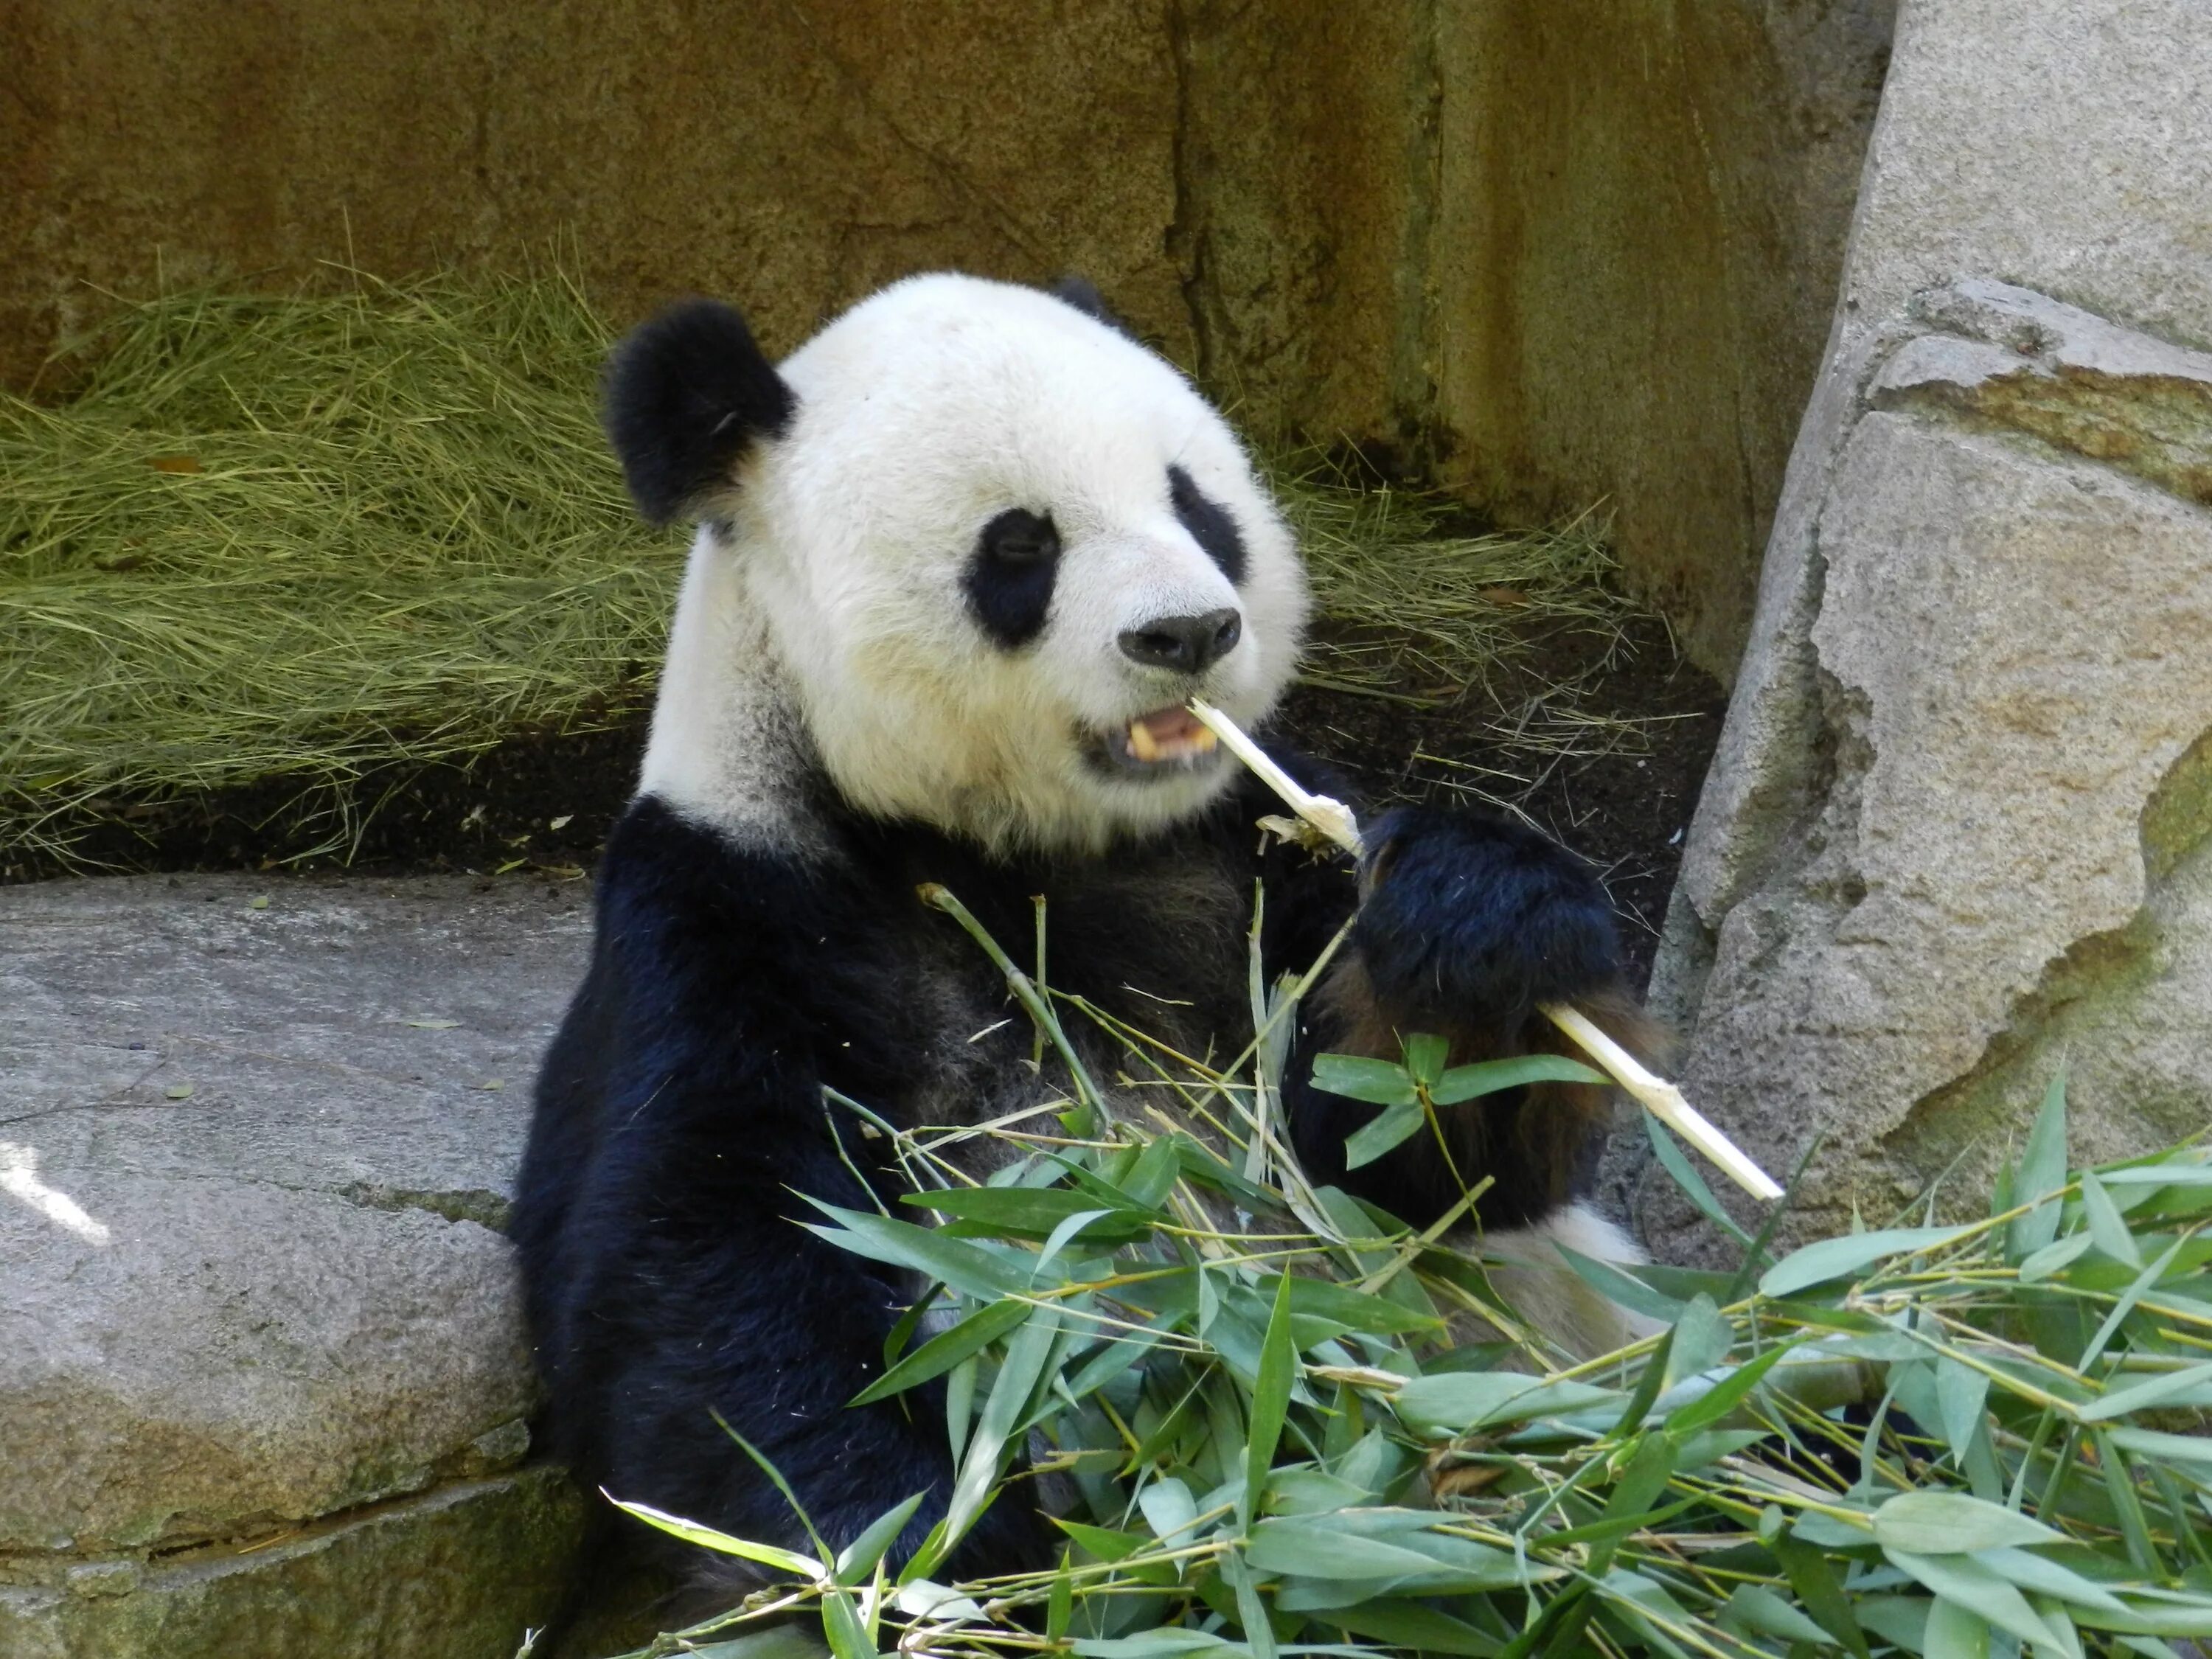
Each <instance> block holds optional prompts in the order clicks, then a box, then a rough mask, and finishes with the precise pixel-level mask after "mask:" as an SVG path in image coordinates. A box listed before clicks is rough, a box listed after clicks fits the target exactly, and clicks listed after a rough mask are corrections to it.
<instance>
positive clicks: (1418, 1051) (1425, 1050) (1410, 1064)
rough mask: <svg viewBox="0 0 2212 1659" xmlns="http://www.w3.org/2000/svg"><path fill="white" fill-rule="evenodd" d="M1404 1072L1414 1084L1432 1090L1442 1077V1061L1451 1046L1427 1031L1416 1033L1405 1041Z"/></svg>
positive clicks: (1447, 1056)
mask: <svg viewBox="0 0 2212 1659" xmlns="http://www.w3.org/2000/svg"><path fill="white" fill-rule="evenodd" d="M1404 1047H1405V1051H1406V1072H1407V1075H1408V1076H1409V1077H1411V1078H1412V1079H1413V1080H1414V1081H1415V1082H1416V1083H1423V1084H1426V1085H1430V1086H1431V1088H1433V1087H1434V1086H1435V1085H1436V1081H1437V1079H1438V1078H1440V1077H1442V1076H1443V1071H1444V1061H1445V1060H1446V1059H1448V1058H1449V1056H1450V1054H1451V1044H1450V1043H1449V1042H1446V1041H1445V1040H1444V1039H1443V1037H1440V1036H1435V1035H1433V1034H1432V1033H1431V1032H1427V1031H1416V1032H1414V1033H1413V1035H1412V1036H1409V1037H1407V1039H1406V1040H1405V1043H1404Z"/></svg>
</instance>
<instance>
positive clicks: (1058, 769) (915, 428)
mask: <svg viewBox="0 0 2212 1659" xmlns="http://www.w3.org/2000/svg"><path fill="white" fill-rule="evenodd" d="M781 373H782V374H783V377H784V379H785V380H786V381H787V384H788V385H789V386H790V387H791V389H792V391H793V394H794V395H795V397H796V398H797V403H798V410H797V413H796V415H795V416H794V417H793V421H792V422H791V425H790V428H789V429H788V430H787V432H786V433H785V435H783V436H781V438H777V439H775V440H771V441H768V442H766V443H764V444H763V445H761V446H759V447H758V448H757V451H756V452H755V453H754V454H753V455H752V456H751V457H750V459H749V460H748V462H747V463H746V464H745V465H744V466H743V468H742V469H741V470H740V477H739V478H738V481H737V483H736V485H735V487H734V488H733V489H732V491H731V492H730V494H729V495H728V497H727V499H726V501H720V502H717V503H716V504H715V510H716V512H717V513H720V514H724V515H726V521H727V526H728V529H727V533H726V534H722V533H718V532H716V531H714V529H713V528H712V527H706V528H702V531H701V533H700V537H699V539H698V541H697V542H696V544H695V545H694V547H693V550H692V555H691V563H690V569H689V572H688V574H687V575H686V577H685V580H684V590H683V595H682V598H681V599H680V600H679V602H678V611H677V619H676V624H675V628H674V630H673V633H672V635H671V640H670V646H669V659H668V669H667V674H666V677H665V680H664V682H663V685H662V690H661V695H660V698H659V705H658V707H657V708H656V710H655V712H654V717H653V736H652V741H651V743H650V744H649V746H648V749H647V756H646V763H645V770H644V775H643V779H642V782H641V787H642V788H644V789H647V790H649V791H651V792H653V793H657V794H659V795H661V796H662V797H663V798H665V799H668V800H669V801H670V802H671V804H673V805H676V806H678V808H679V809H680V810H683V811H686V812H687V813H690V814H691V815H693V816H696V817H703V818H706V819H708V820H709V821H712V822H714V823H720V824H722V825H724V826H726V827H727V828H728V829H730V830H731V831H732V833H735V834H738V835H739V836H744V837H747V838H752V837H758V836H767V835H775V834H783V835H787V834H788V833H789V832H790V830H791V829H792V828H793V817H792V815H793V813H794V812H796V811H798V810H799V806H798V803H797V802H796V801H795V800H794V799H790V794H791V791H790V778H791V776H792V770H791V769H792V768H793V765H794V763H796V762H797V761H798V760H799V758H800V757H802V756H803V755H805V753H807V752H809V751H810V750H811V754H812V755H813V756H814V757H817V758H818V760H819V762H820V763H821V765H822V766H823V768H824V769H826V771H827V772H828V774H829V778H830V779H831V781H833V782H834V783H835V785H836V787H837V789H838V791H839V793H841V794H842V795H843V796H844V798H845V799H847V800H848V801H849V802H850V803H851V804H852V805H854V806H856V807H858V808H860V810H862V811H866V812H870V813H874V814H878V815H881V816H884V817H915V818H918V819H921V820H923V821H926V822H929V823H934V824H936V825H938V826H939V827H940V828H942V829H947V830H950V831H952V832H954V833H957V834H962V835H965V836H971V837H973V838H974V839H975V840H977V841H979V842H982V843H984V844H985V845H987V846H991V847H994V848H1011V847H1016V846H1026V847H1030V848H1047V849H1050V848H1065V849H1071V850H1096V849H1097V848H1100V847H1102V846H1103V845H1104V844H1105V843H1107V842H1109V841H1110V840H1111V839H1113V838H1114V836H1116V835H1117V834H1127V833H1132V832H1134V833H1143V832H1146V831H1148V830H1153V829H1158V828H1161V827H1163V826H1164V825H1167V824H1170V823H1174V822H1176V821H1177V820H1180V819H1182V818H1186V817H1189V816H1190V815H1191V814H1192V813H1193V812H1194V811H1196V810H1197V809H1198V808H1200V806H1202V805H1204V804H1205V802H1206V800H1208V799H1211V798H1212V795H1213V794H1215V793H1217V792H1218V790H1219V789H1220V788H1221V787H1224V785H1225V783H1226V782H1227V781H1229V778H1230V775H1231V773H1230V767H1231V764H1233V763H1230V762H1228V761H1227V760H1226V759H1225V757H1218V756H1217V757H1215V758H1214V759H1213V760H1212V762H1211V763H1207V764H1205V765H1203V766H1201V767H1200V768H1198V769H1194V770H1191V771H1188V772H1187V773H1176V774H1174V775H1167V776H1163V777H1147V778H1137V779H1123V778H1120V777H1113V776H1104V775H1100V774H1099V773H1098V772H1097V771H1096V770H1095V769H1093V768H1091V766H1090V765H1088V764H1087V763H1085V759H1084V757H1083V745H1084V744H1085V742H1086V741H1088V740H1091V738H1093V737H1094V736H1095V735H1096V734H1097V733H1100V732H1119V731H1121V730H1123V729H1126V727H1127V724H1128V722H1129V721H1130V720H1132V719H1133V718H1134V717H1135V716H1137V715H1139V714H1145V713H1147V712H1149V711H1151V710H1153V709H1156V708H1161V707H1163V706H1164V705H1166V704H1169V703H1172V702H1180V701H1182V697H1183V696H1185V695H1186V694H1187V692H1188V690H1189V688H1188V685H1187V684H1184V683H1183V682H1182V681H1181V680H1180V679H1178V678H1176V677H1175V676H1173V675H1170V674H1168V673H1165V672H1163V671H1159V670H1157V669H1147V668H1145V667H1141V666H1139V665H1137V664H1134V663H1133V662H1131V661H1129V660H1128V659H1127V658H1126V657H1124V656H1123V655H1122V654H1121V651H1120V649H1119V646H1118V643H1117V640H1118V636H1119V635H1120V634H1121V632H1122V631H1124V630H1125V629H1134V628H1139V627H1141V626H1143V625H1144V624H1146V623H1149V622H1152V620H1154V619H1156V618H1158V617H1164V616H1172V615H1190V614H1199V613H1203V612H1205V611H1212V610H1214V609H1217V608H1218V607H1221V606H1225V605H1234V606H1236V607H1237V609H1238V610H1239V611H1241V612H1242V613H1243V638H1242V640H1241V641H1240V642H1239V643H1238V644H1237V647H1236V648H1235V649H1234V650H1232V651H1231V652H1230V653H1228V654H1227V655H1226V656H1225V658H1223V659H1221V660H1220V661H1219V662H1218V663H1217V664H1215V665H1214V666H1213V667H1212V670H1211V671H1209V672H1208V674H1207V675H1206V678H1205V682H1204V684H1203V688H1202V695H1204V696H1206V697H1207V698H1208V699H1209V700H1210V701H1212V702H1214V703H1216V704H1217V705H1218V706H1219V707H1221V708H1225V709H1226V710H1227V711H1228V712H1229V713H1230V714H1231V715H1232V716H1233V717H1235V718H1236V719H1237V720H1240V721H1243V722H1247V723H1249V722H1251V721H1253V720H1257V719H1259V718H1260V717H1261V715H1262V714H1265V713H1266V712H1267V709H1268V708H1270V707H1272V705H1273V703H1274V702H1275V700H1276V699H1277V697H1279V696H1280V695H1281V693H1282V690H1283V689H1284V688H1285V686H1286V685H1287V684H1289V681H1290V678H1291V672H1292V670H1293V666H1294V664H1295V660H1296V658H1297V652H1298V647H1299V644H1300V641H1301V637H1302V635H1303V630H1304V624H1305V619H1306V612H1307V596H1306V588H1305V579H1304V571H1303V568H1301V566H1300V564H1299V562H1298V559H1297V554H1296V551H1295V549H1294V548H1293V545H1292V543H1291V536H1290V534H1289V532H1288V531H1287V530H1286V529H1285V526H1284V525H1283V523H1282V520H1281V518H1280V515H1279V513H1277V512H1276V510H1275V507H1274V506H1273V502H1272V501H1269V500H1268V499H1267V495H1266V493H1265V492H1264V491H1263V490H1262V489H1261V487H1260V484H1259V482H1258V480H1257V478H1256V477H1255V475H1254V473H1253V470H1252V467H1251V464H1250V462H1249V459H1247V457H1246V456H1245V453H1244V452H1243V448H1242V447H1240V446H1239V445H1238V443H1237V440H1236V438H1235V437H1234V436H1233V435H1231V432H1230V430H1229V428H1228V427H1227V425H1226V424H1225V422H1223V421H1222V419H1221V417H1220V416H1218V415H1217V414H1216V413H1215V412H1214V411H1213V410H1212V408H1211V407H1210V406H1209V405H1208V404H1206V401H1205V400H1204V399H1203V398H1200V397H1199V395H1198V394H1197V393H1196V392H1194V390H1193V389H1192V388H1191V386H1189V384H1188V382H1187V381H1185V380H1183V378H1182V375H1181V374H1178V373H1176V370H1175V369H1174V368H1170V366H1169V365H1168V364H1167V363H1166V362H1163V361H1162V360H1161V359H1159V358H1158V357H1157V356H1153V355H1152V353H1151V352H1149V351H1146V349H1143V348H1142V347H1141V346H1139V345H1137V344H1135V343H1133V342H1132V341H1130V340H1128V339H1127V338H1126V337H1123V336H1122V335H1121V334H1119V333H1117V332H1115V331H1114V330H1112V329H1111V328H1109V327H1107V326H1106V325H1103V324H1101V323H1099V322H1097V321H1096V320H1095V319H1091V318H1090V317H1087V316H1085V315H1084V314H1082V313H1079V312H1078V311H1076V310H1074V309H1073V307H1069V306H1067V305H1066V304H1065V303H1063V302H1062V301H1059V300H1056V299H1054V298H1053V297H1051V296H1050V295H1045V294H1042V293H1038V292H1036V291H1035V290H1032V289H1023V288H1016V287H1012V286H1010V285H1007V284H1004V283H990V282H984V281H981V280H980V279H977V278H975V277H968V276H917V277H914V278H910V279H909V280H908V281H906V282H903V283H898V284H896V286H894V287H891V288H889V289H884V291H883V292H882V293H880V294H878V295H875V296H874V297H872V298H871V299H869V300H867V301H863V302H862V303H861V304H860V305H859V306H857V307H854V309H853V310H851V311H849V312H848V313H845V315H844V316H842V317H841V318H840V319H837V320H836V322H834V323H832V324H831V325H829V327H828V328H826V329H824V330H823V331H822V332H821V333H820V334H818V335H817V336H816V337H814V338H813V339H812V340H811V341H810V342H808V343H806V344H805V346H803V347H801V348H800V349H799V351H798V352H796V353H795V354H793V356H791V357H790V358H789V359H788V360H787V361H786V362H784V364H783V365H782V366H781ZM1170 465H1179V466H1181V467H1182V468H1183V469H1184V470H1185V471H1187V472H1188V473H1189V474H1190V476H1191V477H1192V479H1193V480H1194V482H1195V483H1197V485H1198V486H1199V488H1200V489H1201V490H1202V491H1203V492H1204V493H1205V494H1206V495H1208V496H1209V497H1210V498H1212V500H1213V501H1216V502H1218V503H1219V504H1220V505H1221V506H1223V507H1226V508H1227V509H1228V511H1229V513H1230V514H1231V516H1232V517H1233V518H1234V519H1235V520H1236V522H1237V527H1238V529H1239V531H1240V532H1242V535H1243V542H1244V546H1245V552H1246V578H1245V581H1244V583H1243V587H1242V589H1241V590H1239V589H1237V588H1232V587H1231V585H1230V582H1229V580H1228V579H1227V578H1226V577H1225V576H1224V575H1223V574H1222V573H1221V572H1220V570H1219V569H1218V568H1216V567H1215V565H1214V564H1213V562H1212V560H1210V559H1209V558H1208V557H1207V556H1206V554H1205V553H1204V552H1203V551H1202V550H1200V548H1199V546H1198V544H1196V543H1195V542H1194V540H1193V539H1192V538H1191V537H1190V535H1189V533H1188V532H1186V531H1185V530H1184V529H1183V527H1182V525H1181V524H1180V523H1179V522H1178V521H1177V520H1176V515H1175V513H1174V511H1173V509H1172V508H1171V507H1170V505H1169V501H1168V481H1167V469H1168V468H1169V466H1170ZM1010 507H1025V508H1028V509H1030V510H1031V511H1034V512H1039V513H1049V514H1050V515H1051V517H1052V519H1053V520H1054V524H1055V525H1056V526H1057V527H1058V529H1059V532H1060V540H1061V553H1060V566H1059V573H1058V578H1057V580H1056V582H1055V585H1054V592H1053V599H1052V606H1051V610H1050V611H1049V613H1048V620H1047V623H1046V626H1045V629H1044V631H1043V633H1042V635H1041V636H1040V637H1039V638H1038V639H1037V640H1036V641H1033V642H1031V643H1030V645H1029V646H1027V647H1024V648H1023V649H1021V650H1019V651H1015V652H1009V651H1006V650H1005V649H1003V648H1002V647H1000V646H998V645H996V644H994V642H993V641H991V640H990V639H989V638H988V637H987V635H985V634H984V633H983V631H982V629H981V628H980V626H979V625H978V624H977V623H976V622H975V619H974V618H973V617H972V616H971V615H970V614H969V610H968V606H967V602H966V599H965V597H964V595H963V591H962V587H961V579H962V574H963V570H964V569H965V568H966V566H967V564H968V562H969V558H970V556H972V554H973V552H974V550H975V544H976V538H977V535H978V533H979V532H980V531H981V529H982V527H983V526H984V525H985V524H987V523H988V522H989V521H990V520H992V519H993V518H994V517H995V516H997V515H998V514H999V513H1001V512H1004V511H1006V509H1008V508H1010ZM794 712H795V714H796V715H797V718H796V719H795V720H793V718H791V716H792V714H793V713H794Z"/></svg>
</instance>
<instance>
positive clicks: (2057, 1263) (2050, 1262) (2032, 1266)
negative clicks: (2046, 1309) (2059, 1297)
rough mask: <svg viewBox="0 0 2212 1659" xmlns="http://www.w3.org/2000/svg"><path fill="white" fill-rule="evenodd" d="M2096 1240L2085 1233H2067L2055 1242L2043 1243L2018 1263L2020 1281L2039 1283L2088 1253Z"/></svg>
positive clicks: (2024, 1283)
mask: <svg viewBox="0 0 2212 1659" xmlns="http://www.w3.org/2000/svg"><path fill="white" fill-rule="evenodd" d="M2094 1243H2096V1241H2095V1240H2094V1239H2093V1238H2091V1237H2089V1235H2088V1234H2087V1233H2069V1234H2068V1235H2067V1236H2066V1237H2063V1238H2062V1239H2059V1240H2057V1242H2055V1243H2050V1244H2046V1245H2045V1246H2044V1247H2043V1248H2042V1249H2039V1250H2037V1251H2035V1252H2034V1253H2033V1255H2030V1256H2029V1257H2028V1258H2027V1260H2026V1261H2023V1262H2021V1264H2020V1282H2021V1284H2023V1285H2036V1284H2040V1283H2041V1282H2042V1281H2043V1280H2045V1279H2048V1278H2050V1277H2051V1275H2052V1274H2053V1273H2057V1271H2058V1270H2059V1269H2060V1268H2062V1267H2070V1266H2072V1265H2073V1264H2074V1263H2075V1262H2076V1261H2080V1260H2081V1258H2082V1257H2083V1256H2085V1255H2088V1254H2089V1249H2090V1247H2091V1246H2092V1245H2093V1244H2094Z"/></svg>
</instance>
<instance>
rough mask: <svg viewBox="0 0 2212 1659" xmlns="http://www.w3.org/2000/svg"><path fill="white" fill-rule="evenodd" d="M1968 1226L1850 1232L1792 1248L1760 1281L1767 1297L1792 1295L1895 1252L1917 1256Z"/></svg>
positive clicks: (1957, 1235) (1960, 1233)
mask: <svg viewBox="0 0 2212 1659" xmlns="http://www.w3.org/2000/svg"><path fill="white" fill-rule="evenodd" d="M1969 1231H1972V1229H1970V1228H1966V1227H1889V1228H1885V1229H1883V1230H1881V1231H1877V1232H1870V1233H1846V1234H1845V1235H1844V1237H1841V1238H1824V1239H1822V1240H1820V1242H1819V1243H1816V1244H1808V1245H1806V1246H1804V1247H1803V1248H1802V1249H1796V1250H1792V1251H1791V1252H1790V1254H1789V1255H1785V1256H1784V1257H1783V1258H1782V1260H1781V1261H1778V1262H1776V1263H1775V1264H1774V1265H1773V1266H1772V1267H1769V1268H1768V1269H1767V1270H1766V1271H1765V1273H1763V1274H1761V1275H1760V1277H1759V1293H1760V1294H1761V1295H1763V1296H1776V1297H1780V1296H1791V1295H1795V1294H1796V1292H1797V1291H1802V1290H1805V1289H1808V1288H1809V1287H1810V1286H1812V1285H1825V1284H1826V1283H1827V1282H1828V1281H1829V1280H1831V1279H1841V1278H1844V1276H1846V1275H1847V1274H1852V1273H1858V1272H1859V1271H1860V1270H1861V1269H1863V1268H1866V1267H1872V1266H1874V1265H1875V1263H1876V1262H1877V1261H1887V1260H1888V1259H1889V1258H1890V1257H1891V1256H1894V1255H1919V1254H1920V1253H1921V1252H1923V1251H1925V1250H1932V1249H1936V1248H1937V1247H1938V1246H1940V1245H1944V1244H1948V1243H1951V1242H1952V1241H1954V1239H1957V1238H1960V1237H1964V1236H1965V1235H1966V1233H1967V1232H1969Z"/></svg>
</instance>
